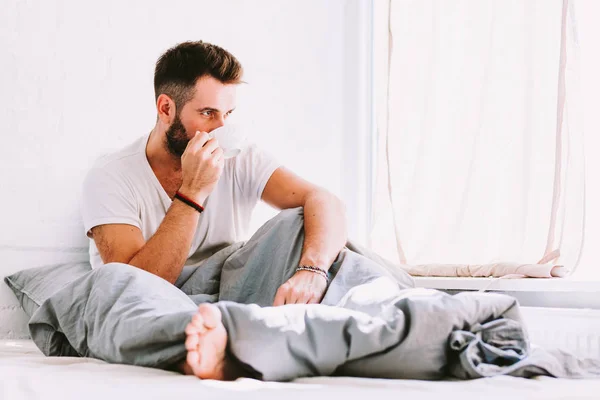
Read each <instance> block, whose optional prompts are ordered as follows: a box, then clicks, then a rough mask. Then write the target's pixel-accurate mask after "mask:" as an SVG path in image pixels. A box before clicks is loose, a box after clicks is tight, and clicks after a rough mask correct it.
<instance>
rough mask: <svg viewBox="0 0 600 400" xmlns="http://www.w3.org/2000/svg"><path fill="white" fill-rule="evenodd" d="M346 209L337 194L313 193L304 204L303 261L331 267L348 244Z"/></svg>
mask: <svg viewBox="0 0 600 400" xmlns="http://www.w3.org/2000/svg"><path fill="white" fill-rule="evenodd" d="M346 229H347V228H346V209H345V206H344V203H342V202H341V201H340V200H339V199H338V198H337V197H335V196H334V195H332V194H331V193H328V192H325V191H319V192H314V193H312V194H311V195H309V196H308V198H307V199H306V202H305V204H304V232H305V237H304V246H303V249H302V257H301V258H300V264H303V265H313V266H317V267H320V268H323V269H325V270H327V269H329V267H330V266H331V264H333V262H334V261H335V259H336V258H337V256H338V254H339V253H340V251H341V250H342V248H343V247H344V246H345V244H346V240H347V231H346Z"/></svg>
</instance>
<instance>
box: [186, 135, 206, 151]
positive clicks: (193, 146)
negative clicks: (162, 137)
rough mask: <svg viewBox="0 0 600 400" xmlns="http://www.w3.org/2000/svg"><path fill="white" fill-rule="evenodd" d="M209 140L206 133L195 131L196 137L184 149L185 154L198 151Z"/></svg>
mask: <svg viewBox="0 0 600 400" xmlns="http://www.w3.org/2000/svg"><path fill="white" fill-rule="evenodd" d="M209 140H210V136H209V135H208V133H206V132H200V131H196V135H195V136H194V137H193V138H192V139H190V141H189V142H188V144H187V147H186V148H185V151H186V152H192V151H199V150H200V149H201V148H202V146H204V145H205V144H206V142H208V141H209Z"/></svg>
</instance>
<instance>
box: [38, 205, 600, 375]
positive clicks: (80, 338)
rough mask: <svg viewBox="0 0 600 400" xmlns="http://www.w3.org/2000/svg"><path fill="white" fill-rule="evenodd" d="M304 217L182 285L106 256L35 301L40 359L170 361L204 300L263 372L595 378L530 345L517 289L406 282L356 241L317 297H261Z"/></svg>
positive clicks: (277, 276)
mask: <svg viewBox="0 0 600 400" xmlns="http://www.w3.org/2000/svg"><path fill="white" fill-rule="evenodd" d="M303 222H304V221H303V214H302V209H295V210H286V211H284V212H281V213H280V214H279V215H278V216H277V217H275V218H274V219H272V220H271V221H269V222H268V223H267V224H265V225H264V226H263V227H262V228H261V229H260V230H259V231H258V232H257V233H256V234H255V235H254V236H253V237H252V238H251V239H250V240H249V241H248V242H246V243H238V244H234V245H231V246H229V247H227V248H225V249H223V250H221V251H220V252H218V253H216V254H215V255H213V256H212V257H211V258H209V259H208V260H207V261H206V262H205V263H204V264H203V265H202V266H201V267H199V268H198V269H197V270H196V271H195V272H194V273H193V274H192V275H191V276H190V277H189V279H187V281H185V282H181V284H180V288H177V287H176V286H173V285H171V284H169V283H168V282H166V281H165V280H163V279H161V278H158V277H156V276H154V275H152V274H150V273H147V272H145V271H142V270H140V269H137V268H134V267H131V266H128V265H125V264H118V263H113V264H107V265H105V266H103V267H102V268H98V269H96V270H94V271H91V272H89V273H87V274H86V275H85V276H83V277H81V278H79V279H77V280H76V281H74V282H72V283H71V284H69V285H67V286H66V287H64V288H63V289H62V290H60V291H59V292H57V293H56V294H55V295H53V296H52V297H51V298H49V299H48V300H47V301H46V302H44V303H43V304H42V305H41V306H40V308H39V309H38V311H37V312H36V313H35V314H34V315H33V316H32V318H31V321H30V324H29V327H30V332H31V336H32V338H33V340H34V341H35V343H36V344H37V345H38V347H39V348H40V349H41V350H42V351H43V352H44V354H46V355H49V356H82V357H93V358H99V359H102V360H106V361H108V362H112V363H124V364H133V365H141V366H148V367H156V368H169V367H170V366H172V365H174V364H176V363H178V362H180V361H182V360H183V359H184V358H185V355H186V351H185V347H184V340H185V334H184V328H185V326H186V324H187V323H188V322H189V321H190V319H191V317H192V315H194V313H195V312H196V310H197V305H198V304H199V303H202V302H213V303H216V305H217V306H218V307H219V308H220V310H221V312H222V314H223V322H224V324H225V327H226V329H227V331H228V335H229V339H228V352H229V353H230V354H231V356H232V357H234V358H235V359H237V360H238V361H240V363H241V364H242V365H245V366H246V367H247V369H248V371H249V374H250V375H251V376H254V377H256V378H259V379H264V380H277V381H283V380H290V379H294V378H297V377H306V376H318V375H345V376H363V377H379V378H411V379H441V378H444V377H448V376H450V377H457V378H462V379H468V378H478V377H485V376H494V375H498V374H510V375H513V376H523V377H529V376H533V375H540V374H541V375H551V376H555V377H591V376H600V362H598V360H578V359H576V358H575V357H572V356H571V355H569V354H566V353H558V352H553V353H552V352H548V351H544V350H541V349H538V350H535V351H532V350H531V348H530V345H529V341H528V339H527V334H526V331H525V328H524V326H523V324H522V320H521V316H520V313H519V307H518V304H517V301H516V300H515V299H513V298H511V297H509V296H505V295H499V294H483V293H461V294H458V295H454V296H450V295H448V294H445V293H442V292H439V291H435V290H425V289H415V288H414V287H413V286H414V285H413V283H412V279H411V278H410V277H409V276H408V275H407V274H406V273H404V272H403V271H402V270H400V269H399V268H396V267H394V266H393V265H391V264H390V263H389V262H387V261H386V260H383V259H381V258H380V257H378V256H377V255H375V254H372V253H369V252H367V251H365V250H364V249H360V248H358V247H357V246H353V245H352V244H348V246H347V248H345V249H344V250H343V251H342V252H341V253H340V255H339V256H338V258H337V259H336V261H335V263H334V264H333V266H332V267H331V269H330V275H331V278H332V281H331V284H330V286H329V288H328V290H327V293H326V295H325V297H324V299H323V301H322V303H321V304H315V305H286V306H280V307H270V306H271V304H272V303H273V299H274V297H275V293H276V291H277V289H278V288H279V286H280V285H281V284H282V283H284V282H285V281H286V280H287V279H289V278H290V277H291V276H292V275H293V273H294V270H295V267H296V266H297V265H298V262H299V259H300V253H301V249H302V244H303V240H304V239H303V238H304V236H303Z"/></svg>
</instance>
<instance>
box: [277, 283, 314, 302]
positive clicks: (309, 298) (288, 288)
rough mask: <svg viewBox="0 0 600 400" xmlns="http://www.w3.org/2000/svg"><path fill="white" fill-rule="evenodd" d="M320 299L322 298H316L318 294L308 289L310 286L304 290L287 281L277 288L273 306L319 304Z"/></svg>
mask: <svg viewBox="0 0 600 400" xmlns="http://www.w3.org/2000/svg"><path fill="white" fill-rule="evenodd" d="M319 301H320V299H318V298H316V295H315V294H314V293H313V292H312V291H311V290H308V288H306V289H304V290H303V289H300V288H297V287H295V286H293V285H292V284H290V283H289V282H286V283H284V284H283V285H281V286H280V287H279V289H278V290H277V293H276V294H275V301H274V302H273V306H275V307H276V306H282V305H284V304H317V303H319Z"/></svg>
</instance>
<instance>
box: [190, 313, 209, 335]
mask: <svg viewBox="0 0 600 400" xmlns="http://www.w3.org/2000/svg"><path fill="white" fill-rule="evenodd" d="M189 325H191V327H190V330H191V331H192V333H199V334H203V333H205V332H206V321H205V320H204V317H203V316H202V315H201V314H199V313H198V314H196V315H194V316H193V317H192V320H191V321H190V323H189Z"/></svg>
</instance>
